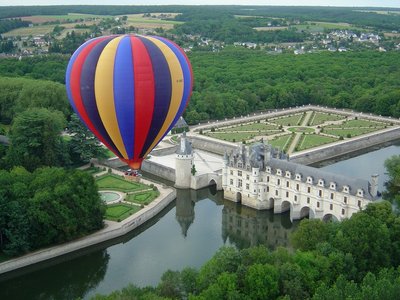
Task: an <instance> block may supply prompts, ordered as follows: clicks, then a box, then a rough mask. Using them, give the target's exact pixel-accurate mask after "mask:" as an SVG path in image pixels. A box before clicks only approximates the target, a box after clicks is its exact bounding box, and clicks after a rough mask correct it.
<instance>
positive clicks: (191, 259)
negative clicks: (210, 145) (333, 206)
mask: <svg viewBox="0 0 400 300" xmlns="http://www.w3.org/2000/svg"><path fill="white" fill-rule="evenodd" d="M230 218H232V222H231V221H230ZM238 222H239V223H238ZM240 222H242V223H240ZM246 222H247V224H248V225H247V226H248V229H247V231H246V227H245V226H246V225H245V224H246ZM221 224H222V225H221ZM234 224H235V225H234ZM237 224H242V225H241V226H242V227H240V226H238V225H237ZM290 226H291V223H290V220H289V216H288V215H273V213H272V212H265V211H264V212H261V211H256V210H253V209H251V208H246V207H240V205H237V204H235V203H232V202H230V201H226V200H223V193H222V192H219V191H218V192H215V191H213V190H210V189H209V188H205V189H202V190H198V191H193V190H177V199H176V202H173V203H171V204H170V205H169V206H168V207H167V208H165V209H164V210H163V211H162V212H161V213H160V214H159V215H157V216H156V218H154V219H152V220H151V221H149V222H147V223H146V224H144V225H143V226H141V227H139V228H137V229H136V230H133V231H132V232H130V233H129V234H127V235H125V236H123V237H120V238H117V239H114V240H112V241H109V242H106V243H103V244H101V245H97V246H96V247H93V248H90V249H87V250H85V251H83V252H81V253H75V254H72V255H67V256H64V257H63V258H62V259H59V260H54V261H52V262H50V263H43V264H38V265H37V266H35V267H32V268H27V269H25V270H21V271H17V272H14V273H10V274H7V275H6V276H0V299H76V298H84V299H89V298H90V297H92V296H94V295H95V294H97V293H102V294H107V293H111V292H112V291H114V290H116V289H121V288H123V287H125V286H127V285H128V284H129V283H133V284H136V285H138V286H145V285H156V284H157V283H158V282H159V280H160V278H161V275H162V274H163V273H164V272H165V271H166V270H168V269H171V270H181V269H183V268H185V267H187V266H190V267H195V268H199V267H200V266H202V265H203V264H204V263H205V262H206V261H207V260H209V259H210V258H211V257H212V256H213V255H214V253H215V252H216V251H217V250H218V249H219V248H220V247H221V246H223V245H236V246H237V247H239V248H243V247H246V246H250V245H258V244H260V243H262V244H266V245H267V246H268V247H272V248H273V247H275V245H282V246H284V245H287V240H286V241H285V240H284V239H285V236H287V235H288V233H289V232H290V230H291V229H290ZM286 233H287V234H286ZM285 234H286V235H285ZM253 235H254V236H253Z"/></svg>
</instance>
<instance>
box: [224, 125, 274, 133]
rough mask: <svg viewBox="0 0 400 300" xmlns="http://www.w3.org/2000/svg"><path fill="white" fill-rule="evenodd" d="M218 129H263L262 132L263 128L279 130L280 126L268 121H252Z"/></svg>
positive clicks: (227, 130)
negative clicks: (267, 122)
mask: <svg viewBox="0 0 400 300" xmlns="http://www.w3.org/2000/svg"><path fill="white" fill-rule="evenodd" d="M218 130H222V131H225V132H230V131H258V130H261V132H262V131H263V130H279V129H278V126H276V125H271V124H266V123H250V124H243V125H236V126H233V127H224V128H218Z"/></svg>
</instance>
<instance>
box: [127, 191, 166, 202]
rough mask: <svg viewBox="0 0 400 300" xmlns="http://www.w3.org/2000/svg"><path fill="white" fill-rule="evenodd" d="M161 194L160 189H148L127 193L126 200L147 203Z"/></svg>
mask: <svg viewBox="0 0 400 300" xmlns="http://www.w3.org/2000/svg"><path fill="white" fill-rule="evenodd" d="M159 195H160V192H159V191H153V190H148V191H144V192H138V193H134V194H129V195H127V197H126V199H125V201H129V202H134V203H139V204H145V205H147V204H149V203H150V202H151V201H153V200H154V199H156V198H157V197H158V196H159Z"/></svg>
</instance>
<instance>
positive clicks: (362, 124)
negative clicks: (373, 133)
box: [341, 120, 385, 128]
mask: <svg viewBox="0 0 400 300" xmlns="http://www.w3.org/2000/svg"><path fill="white" fill-rule="evenodd" d="M341 127H345V128H349V127H377V128H382V127H385V124H384V123H381V122H375V121H370V120H349V121H346V122H343V123H342V126H341Z"/></svg>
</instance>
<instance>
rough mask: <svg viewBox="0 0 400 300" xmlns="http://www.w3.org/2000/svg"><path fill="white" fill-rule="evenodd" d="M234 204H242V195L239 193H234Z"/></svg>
mask: <svg viewBox="0 0 400 300" xmlns="http://www.w3.org/2000/svg"><path fill="white" fill-rule="evenodd" d="M236 202H237V203H242V193H241V192H237V193H236Z"/></svg>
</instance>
